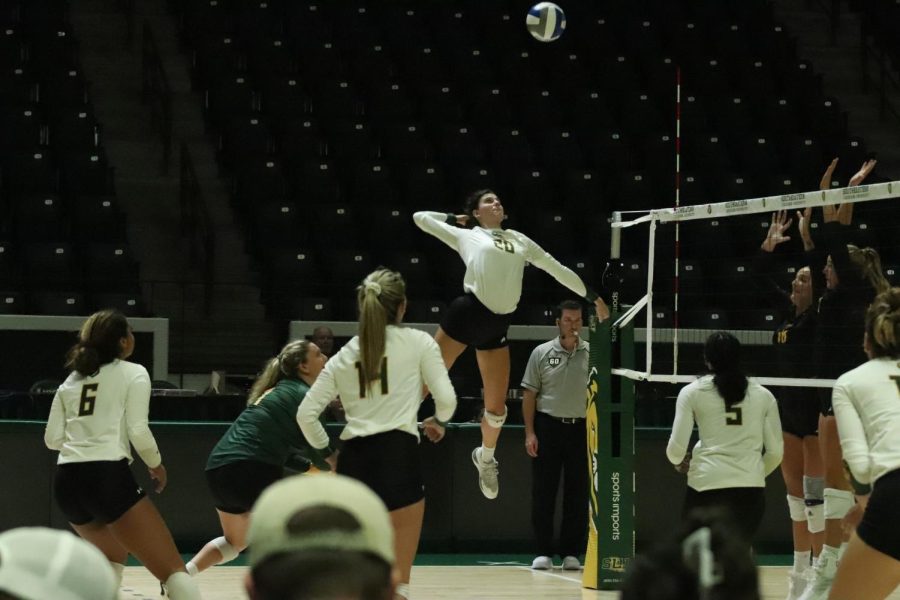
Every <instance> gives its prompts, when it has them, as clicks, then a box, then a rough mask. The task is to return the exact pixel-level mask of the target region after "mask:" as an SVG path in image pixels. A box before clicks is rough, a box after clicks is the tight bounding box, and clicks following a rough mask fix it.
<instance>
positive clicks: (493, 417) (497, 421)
mask: <svg viewBox="0 0 900 600" xmlns="http://www.w3.org/2000/svg"><path fill="white" fill-rule="evenodd" d="M507 414H509V410H508V409H507V408H506V407H505V406H504V407H503V414H502V415H498V414H496V413H492V412H491V411H489V410H487V409H485V411H484V420H485V422H486V423H487V424H488V425H489V426H491V427H493V428H494V429H500V428H501V427H503V424H504V423H506V415H507Z"/></svg>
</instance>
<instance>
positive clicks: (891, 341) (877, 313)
mask: <svg viewBox="0 0 900 600" xmlns="http://www.w3.org/2000/svg"><path fill="white" fill-rule="evenodd" d="M865 349H866V354H868V355H869V358H881V357H890V358H895V359H896V358H900V287H895V288H891V289H889V290H888V291H886V292H884V293H881V294H878V295H877V296H876V297H875V300H873V301H872V304H871V305H870V306H869V310H868V311H866V337H865Z"/></svg>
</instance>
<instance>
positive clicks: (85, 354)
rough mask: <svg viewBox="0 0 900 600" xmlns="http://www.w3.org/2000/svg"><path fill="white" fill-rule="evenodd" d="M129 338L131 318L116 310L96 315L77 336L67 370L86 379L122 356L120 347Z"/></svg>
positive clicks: (68, 356) (91, 317) (67, 360)
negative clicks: (129, 321)
mask: <svg viewBox="0 0 900 600" xmlns="http://www.w3.org/2000/svg"><path fill="white" fill-rule="evenodd" d="M127 336H128V319H126V318H125V315H123V314H122V313H120V312H119V311H117V310H101V311H99V312H95V313H94V314H92V315H91V316H90V317H88V319H87V321H85V322H84V325H82V326H81V331H80V332H79V334H78V342H77V343H76V344H75V345H74V346H72V348H71V349H70V350H69V352H68V354H67V355H66V368H67V369H73V370H75V371H78V372H79V373H80V374H81V375H83V376H85V377H87V376H89V375H93V374H94V373H96V372H97V371H98V370H99V369H100V367H102V366H103V365H105V364H107V363H111V362H112V361H114V360H115V359H117V358H118V357H119V355H120V354H121V353H122V347H121V346H120V345H119V343H120V341H121V339H122V338H124V337H127Z"/></svg>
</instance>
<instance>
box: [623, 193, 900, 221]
mask: <svg viewBox="0 0 900 600" xmlns="http://www.w3.org/2000/svg"><path fill="white" fill-rule="evenodd" d="M897 196H900V181H888V182H885V183H874V184H871V185H858V186H854V187H845V188H835V189H833V190H818V191H814V192H799V193H796V194H783V195H781V196H764V197H762V198H750V199H747V200H729V201H728V202H717V203H714V204H694V205H691V206H679V207H677V208H659V209H653V210H648V211H646V213H647V214H645V215H644V216H642V217H639V218H637V219H633V220H631V221H622V220H620V219H621V215H622V214H623V213H621V212H619V213H614V215H616V217H618V218H614V219H613V222H612V227H613V228H617V227H618V228H622V227H631V226H632V225H637V224H638V223H644V222H647V221H650V220H656V221H658V222H660V223H668V222H673V221H693V220H697V219H710V218H717V217H732V216H737V215H752V214H757V213H764V212H772V211H777V210H800V209H804V208H808V207H816V206H827V205H829V204H843V203H845V202H868V201H871V200H886V199H888V198H895V197H897Z"/></svg>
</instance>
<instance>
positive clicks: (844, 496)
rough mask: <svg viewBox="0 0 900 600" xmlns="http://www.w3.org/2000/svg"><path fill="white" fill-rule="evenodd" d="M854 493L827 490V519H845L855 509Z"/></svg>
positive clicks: (833, 489) (832, 489)
mask: <svg viewBox="0 0 900 600" xmlns="http://www.w3.org/2000/svg"><path fill="white" fill-rule="evenodd" d="M853 502H854V500H853V493H852V492H848V491H846V490H838V489H835V488H825V518H826V519H843V518H844V516H845V515H846V514H847V513H848V512H850V509H851V508H853Z"/></svg>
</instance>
